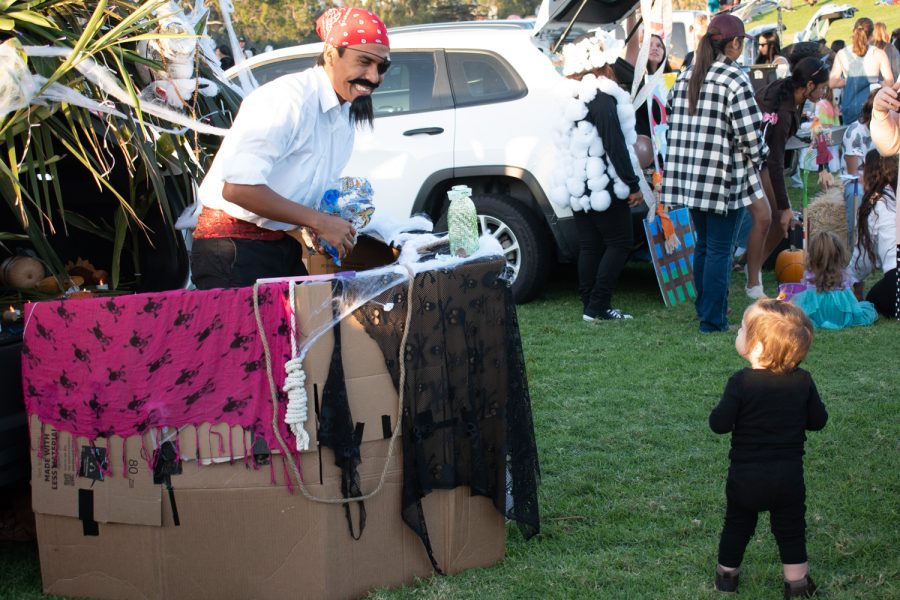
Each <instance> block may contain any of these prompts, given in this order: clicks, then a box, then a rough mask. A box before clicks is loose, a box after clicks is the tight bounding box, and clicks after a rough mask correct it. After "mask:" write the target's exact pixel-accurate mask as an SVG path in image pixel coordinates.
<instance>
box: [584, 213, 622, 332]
mask: <svg viewBox="0 0 900 600" xmlns="http://www.w3.org/2000/svg"><path fill="white" fill-rule="evenodd" d="M573 216H574V218H575V227H576V228H577V230H578V247H579V251H578V291H579V292H580V294H581V302H582V304H583V307H582V308H583V309H584V314H587V315H589V316H592V317H595V316H597V315H598V314H600V313H601V312H603V311H604V310H606V309H608V308H611V304H610V302H611V301H612V293H613V288H614V287H615V285H616V281H618V279H619V273H621V272H622V267H623V266H625V261H627V260H628V255H629V253H630V252H631V247H632V245H634V241H633V239H634V233H633V232H632V229H631V209H630V208H629V207H628V203H627V202H625V201H624V200H619V199H617V198H613V200H612V203H611V204H610V206H609V208H608V209H606V210H605V211H603V212H597V211H594V210H589V211H587V212H582V211H575V213H574V214H573Z"/></svg>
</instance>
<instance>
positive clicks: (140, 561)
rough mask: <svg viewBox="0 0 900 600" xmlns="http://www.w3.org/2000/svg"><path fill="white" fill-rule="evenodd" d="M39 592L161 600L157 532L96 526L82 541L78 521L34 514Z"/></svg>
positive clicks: (136, 527) (119, 599)
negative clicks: (96, 531) (41, 587)
mask: <svg viewBox="0 0 900 600" xmlns="http://www.w3.org/2000/svg"><path fill="white" fill-rule="evenodd" d="M35 521H36V524H37V535H38V550H39V554H40V560H41V578H42V580H43V584H44V591H45V592H46V593H48V594H57V595H61V596H86V597H92V598H109V599H111V600H155V599H159V598H163V595H162V587H161V580H160V575H161V573H160V566H161V565H160V560H159V555H158V537H159V535H160V534H161V532H162V530H161V529H160V528H159V527H147V526H143V525H126V524H118V523H108V524H101V525H100V531H99V535H98V536H85V535H84V534H83V532H82V525H81V521H79V520H78V519H74V518H71V517H59V516H55V515H48V514H40V513H38V514H36V515H35Z"/></svg>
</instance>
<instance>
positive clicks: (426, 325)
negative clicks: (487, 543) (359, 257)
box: [354, 260, 540, 572]
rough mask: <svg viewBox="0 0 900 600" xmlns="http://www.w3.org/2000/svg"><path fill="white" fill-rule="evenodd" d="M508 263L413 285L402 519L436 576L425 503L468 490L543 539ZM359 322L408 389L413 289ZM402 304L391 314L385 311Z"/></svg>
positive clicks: (433, 274)
mask: <svg viewBox="0 0 900 600" xmlns="http://www.w3.org/2000/svg"><path fill="white" fill-rule="evenodd" d="M504 268H505V263H504V262H503V261H502V260H485V261H478V262H472V263H467V264H465V265H461V266H457V267H455V268H452V269H444V270H439V271H427V272H424V273H421V274H419V275H417V276H416V278H415V282H414V297H413V316H412V320H411V325H410V332H409V336H408V338H407V344H406V348H405V349H404V353H403V354H404V362H405V366H406V381H405V389H404V392H405V393H404V405H403V415H402V437H403V492H402V517H403V520H404V522H405V523H406V524H407V525H409V527H411V528H412V529H413V531H415V532H416V534H417V535H418V536H419V537H420V538H421V539H422V542H423V543H424V545H425V547H426V550H427V551H428V554H429V557H430V558H431V561H432V564H433V565H434V567H435V570H437V571H439V572H440V569H439V567H438V565H437V563H436V562H435V560H434V557H433V554H432V552H431V545H430V543H429V540H428V529H427V526H426V523H425V519H424V513H423V511H422V506H421V499H422V498H423V497H424V496H426V495H427V494H428V493H430V492H431V491H432V490H433V489H452V488H455V487H457V486H461V485H467V486H469V487H470V488H471V489H472V493H473V494H478V495H482V496H487V497H489V498H491V499H492V501H493V503H494V506H495V507H496V508H497V510H498V511H500V512H501V513H503V514H505V515H506V516H507V517H508V518H510V519H513V520H515V521H516V522H517V523H518V524H519V527H520V529H521V531H522V533H523V535H524V536H525V537H526V538H530V537H531V536H533V535H535V534H536V533H538V531H539V529H540V519H539V514H538V503H537V485H538V480H539V468H538V459H537V447H536V444H535V439H534V426H533V422H532V415H531V400H530V397H529V395H528V382H527V378H526V374H525V362H524V357H523V354H522V345H521V340H520V338H519V330H518V321H517V319H516V309H515V303H514V301H513V298H512V293H511V290H510V289H509V287H508V286H507V285H506V282H505V280H504V279H502V278H501V274H502V272H503V270H504ZM374 300H375V302H370V303H368V304H366V305H364V306H363V307H361V308H360V309H359V310H357V311H356V312H355V313H354V315H355V317H356V318H357V319H358V320H359V321H360V323H362V325H363V326H364V327H365V329H366V331H367V333H368V334H369V335H370V336H371V337H372V338H373V339H374V340H375V341H376V342H377V343H378V344H379V346H380V348H381V350H382V352H383V354H384V356H385V363H386V365H387V367H388V370H389V371H390V373H391V376H392V377H393V380H394V385H395V386H399V381H400V366H399V364H398V362H397V357H398V356H399V346H400V342H401V340H402V337H403V326H404V322H405V319H406V314H407V305H406V302H407V287H406V284H403V285H399V286H396V287H394V288H392V289H390V290H388V291H387V292H385V293H384V294H382V295H381V296H379V297H378V298H375V299H374ZM388 303H393V304H394V307H393V310H391V311H385V310H384V305H386V304H388Z"/></svg>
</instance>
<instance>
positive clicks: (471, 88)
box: [447, 51, 528, 106]
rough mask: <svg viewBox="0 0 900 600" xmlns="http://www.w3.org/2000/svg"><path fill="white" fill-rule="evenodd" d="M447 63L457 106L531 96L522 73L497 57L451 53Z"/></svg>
mask: <svg viewBox="0 0 900 600" xmlns="http://www.w3.org/2000/svg"><path fill="white" fill-rule="evenodd" d="M447 63H448V65H449V67H450V83H451V85H452V87H453V97H454V99H455V100H456V106H474V105H477V104H488V103H492V102H505V101H509V100H516V99H517V98H521V97H523V96H525V94H527V93H528V88H526V87H525V82H524V81H522V78H521V77H519V75H518V73H516V72H515V70H513V68H512V67H511V66H510V65H509V63H507V62H506V61H505V60H503V59H502V58H500V57H499V56H497V55H495V54H489V53H487V52H469V51H467V52H453V51H447Z"/></svg>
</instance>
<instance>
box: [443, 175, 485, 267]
mask: <svg viewBox="0 0 900 600" xmlns="http://www.w3.org/2000/svg"><path fill="white" fill-rule="evenodd" d="M447 197H448V198H449V199H450V208H449V209H448V211H447V228H448V230H449V233H450V254H452V255H453V256H461V257H463V258H465V257H467V256H472V255H473V254H475V253H476V252H478V215H477V213H476V212H475V203H473V202H472V188H470V187H468V186H465V185H454V186H453V187H452V188H451V189H450V191H449V192H447Z"/></svg>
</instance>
